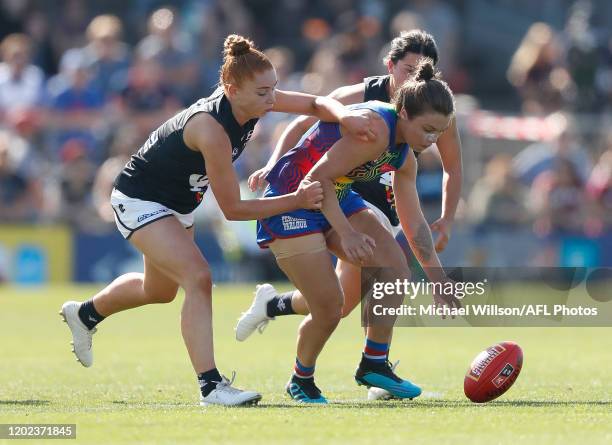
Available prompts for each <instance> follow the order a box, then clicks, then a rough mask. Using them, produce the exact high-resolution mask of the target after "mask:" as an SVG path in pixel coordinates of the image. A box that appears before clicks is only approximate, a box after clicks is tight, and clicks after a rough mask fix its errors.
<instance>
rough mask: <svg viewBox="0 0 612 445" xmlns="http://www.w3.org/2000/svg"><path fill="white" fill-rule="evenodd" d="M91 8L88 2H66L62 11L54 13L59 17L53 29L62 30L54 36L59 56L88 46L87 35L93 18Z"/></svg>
mask: <svg viewBox="0 0 612 445" xmlns="http://www.w3.org/2000/svg"><path fill="white" fill-rule="evenodd" d="M89 8H90V7H89V5H88V4H87V0H65V1H64V2H63V4H62V6H61V9H60V10H58V11H54V12H56V14H57V16H56V17H55V20H54V25H55V26H53V28H54V29H59V30H61V32H54V33H53V34H52V39H53V47H54V48H55V50H56V52H57V54H59V55H61V54H64V53H65V52H66V51H68V50H70V49H72V48H81V47H84V46H85V45H87V39H86V36H85V34H86V31H87V24H88V21H89V19H90V17H91V16H90V11H89Z"/></svg>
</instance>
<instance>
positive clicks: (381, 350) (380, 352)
mask: <svg viewBox="0 0 612 445" xmlns="http://www.w3.org/2000/svg"><path fill="white" fill-rule="evenodd" d="M388 355H389V343H378V342H375V341H372V340H370V339H369V338H368V339H366V344H365V347H364V349H363V356H364V357H365V358H367V359H368V360H374V361H377V362H382V361H385V360H387V356H388Z"/></svg>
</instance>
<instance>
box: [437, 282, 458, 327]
mask: <svg viewBox="0 0 612 445" xmlns="http://www.w3.org/2000/svg"><path fill="white" fill-rule="evenodd" d="M447 283H453V284H454V283H455V282H454V281H453V280H451V279H450V278H446V280H445V281H443V282H442V288H443V289H446V288H447V287H448V284H447ZM433 300H434V305H435V307H442V306H446V307H448V308H449V309H451V310H452V309H459V308H461V307H463V306H462V304H461V300H459V299H458V298H457V297H455V295H454V294H446V293H443V294H434V296H433ZM442 318H446V316H445V315H442ZM451 318H455V316H454V315H451Z"/></svg>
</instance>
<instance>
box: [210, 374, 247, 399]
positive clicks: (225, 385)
mask: <svg viewBox="0 0 612 445" xmlns="http://www.w3.org/2000/svg"><path fill="white" fill-rule="evenodd" d="M235 379H236V371H232V379H231V380H229V379H228V378H227V377H225V376H224V375H222V376H221V381H220V382H217V387H216V390H217V391H224V392H227V393H229V394H236V393H240V392H242V391H241V390H239V389H237V388H234V387H232V384H233V383H234V380H235Z"/></svg>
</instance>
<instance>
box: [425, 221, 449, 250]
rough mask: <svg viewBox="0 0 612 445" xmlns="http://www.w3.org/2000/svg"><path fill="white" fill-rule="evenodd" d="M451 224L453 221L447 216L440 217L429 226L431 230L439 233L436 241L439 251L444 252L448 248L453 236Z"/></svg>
mask: <svg viewBox="0 0 612 445" xmlns="http://www.w3.org/2000/svg"><path fill="white" fill-rule="evenodd" d="M451 226H452V223H451V222H450V221H449V220H447V219H445V218H440V219H438V220H436V221H434V222H433V223H431V224H430V226H429V228H430V229H431V231H432V232H436V233H437V234H438V235H437V236H436V241H435V247H436V252H437V253H440V252H442V251H443V250H444V249H445V248H446V245H447V244H448V241H449V240H450V236H451V235H450V234H451Z"/></svg>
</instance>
